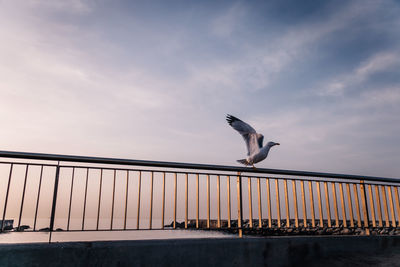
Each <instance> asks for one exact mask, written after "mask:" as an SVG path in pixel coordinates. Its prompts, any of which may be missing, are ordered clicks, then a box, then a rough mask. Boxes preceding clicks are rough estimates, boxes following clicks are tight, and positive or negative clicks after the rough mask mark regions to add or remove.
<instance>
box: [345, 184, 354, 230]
mask: <svg viewBox="0 0 400 267" xmlns="http://www.w3.org/2000/svg"><path fill="white" fill-rule="evenodd" d="M346 189H347V198H348V200H349V213H350V227H354V216H353V201H351V192H350V184H348V183H346Z"/></svg>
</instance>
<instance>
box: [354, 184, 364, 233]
mask: <svg viewBox="0 0 400 267" xmlns="http://www.w3.org/2000/svg"><path fill="white" fill-rule="evenodd" d="M353 189H354V198H355V200H356V211H357V226H358V227H361V226H362V225H361V214H360V203H359V202H358V190H357V185H356V184H353Z"/></svg>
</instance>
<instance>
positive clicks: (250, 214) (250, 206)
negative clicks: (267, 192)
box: [247, 177, 253, 228]
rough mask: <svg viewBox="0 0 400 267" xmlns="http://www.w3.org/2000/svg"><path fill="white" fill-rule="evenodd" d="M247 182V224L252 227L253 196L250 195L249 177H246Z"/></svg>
mask: <svg viewBox="0 0 400 267" xmlns="http://www.w3.org/2000/svg"><path fill="white" fill-rule="evenodd" d="M247 182H248V191H249V226H250V228H253V203H252V202H253V201H252V199H253V197H252V195H251V178H250V177H248V178H247Z"/></svg>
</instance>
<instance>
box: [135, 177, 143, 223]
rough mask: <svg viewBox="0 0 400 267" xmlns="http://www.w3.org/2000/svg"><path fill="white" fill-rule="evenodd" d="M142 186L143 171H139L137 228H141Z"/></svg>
mask: <svg viewBox="0 0 400 267" xmlns="http://www.w3.org/2000/svg"><path fill="white" fill-rule="evenodd" d="M141 187H142V171H139V181H138V201H137V203H138V204H137V216H136V218H137V221H136V229H139V227H140V193H141Z"/></svg>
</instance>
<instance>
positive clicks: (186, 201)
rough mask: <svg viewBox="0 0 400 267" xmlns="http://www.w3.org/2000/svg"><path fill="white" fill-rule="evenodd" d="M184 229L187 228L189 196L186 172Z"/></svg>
mask: <svg viewBox="0 0 400 267" xmlns="http://www.w3.org/2000/svg"><path fill="white" fill-rule="evenodd" d="M185 178H186V179H185V229H187V228H188V204H189V203H188V198H189V193H188V191H189V178H188V174H187V173H186V177H185Z"/></svg>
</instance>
